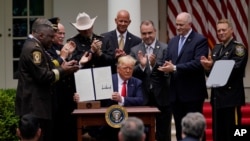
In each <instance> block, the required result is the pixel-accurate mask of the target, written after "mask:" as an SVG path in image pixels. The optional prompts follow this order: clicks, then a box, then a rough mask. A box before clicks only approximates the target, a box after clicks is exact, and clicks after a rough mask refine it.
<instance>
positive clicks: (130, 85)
mask: <svg viewBox="0 0 250 141" xmlns="http://www.w3.org/2000/svg"><path fill="white" fill-rule="evenodd" d="M134 87H135V84H134V82H133V80H132V79H129V80H128V85H127V88H128V90H127V96H130V97H131V96H132V94H133V90H134Z"/></svg>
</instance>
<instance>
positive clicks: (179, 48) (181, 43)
mask: <svg viewBox="0 0 250 141" xmlns="http://www.w3.org/2000/svg"><path fill="white" fill-rule="evenodd" d="M184 41H185V37H184V36H181V38H180V40H179V46H178V55H179V54H180V52H181V49H182V47H183V44H184Z"/></svg>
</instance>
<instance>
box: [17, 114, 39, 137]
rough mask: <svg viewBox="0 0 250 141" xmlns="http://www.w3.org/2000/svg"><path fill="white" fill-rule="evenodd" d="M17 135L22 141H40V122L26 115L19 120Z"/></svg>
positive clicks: (30, 115) (32, 116)
mask: <svg viewBox="0 0 250 141" xmlns="http://www.w3.org/2000/svg"><path fill="white" fill-rule="evenodd" d="M17 135H18V137H19V138H20V139H21V141H38V139H39V137H40V136H41V128H40V125H39V120H38V119H37V118H36V117H35V116H34V115H32V114H26V115H24V116H22V118H21V119H20V120H19V123H18V128H17Z"/></svg>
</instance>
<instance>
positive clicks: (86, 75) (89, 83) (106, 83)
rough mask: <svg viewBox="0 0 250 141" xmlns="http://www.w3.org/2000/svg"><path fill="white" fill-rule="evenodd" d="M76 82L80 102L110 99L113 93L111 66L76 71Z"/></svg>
mask: <svg viewBox="0 0 250 141" xmlns="http://www.w3.org/2000/svg"><path fill="white" fill-rule="evenodd" d="M75 84H76V91H77V93H78V94H79V95H80V102H82V101H91V100H101V99H110V98H111V95H112V93H113V83H112V73H111V68H110V67H99V68H89V69H81V70H79V71H77V72H76V73H75Z"/></svg>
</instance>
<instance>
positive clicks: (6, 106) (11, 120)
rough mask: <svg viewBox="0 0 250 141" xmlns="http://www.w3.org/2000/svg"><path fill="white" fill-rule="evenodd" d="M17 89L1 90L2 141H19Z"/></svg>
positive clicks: (0, 122)
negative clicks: (17, 130) (17, 129)
mask: <svg viewBox="0 0 250 141" xmlns="http://www.w3.org/2000/svg"><path fill="white" fill-rule="evenodd" d="M15 96H16V90H15V89H6V90H3V89H0V141H17V140H18V139H17V136H16V127H17V122H18V117H17V116H16V115H15Z"/></svg>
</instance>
